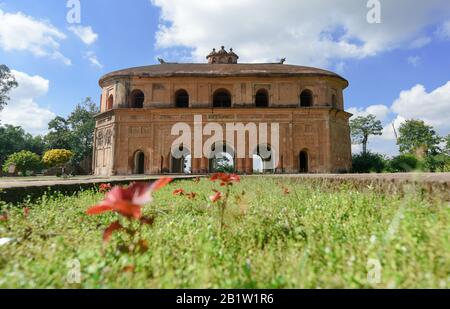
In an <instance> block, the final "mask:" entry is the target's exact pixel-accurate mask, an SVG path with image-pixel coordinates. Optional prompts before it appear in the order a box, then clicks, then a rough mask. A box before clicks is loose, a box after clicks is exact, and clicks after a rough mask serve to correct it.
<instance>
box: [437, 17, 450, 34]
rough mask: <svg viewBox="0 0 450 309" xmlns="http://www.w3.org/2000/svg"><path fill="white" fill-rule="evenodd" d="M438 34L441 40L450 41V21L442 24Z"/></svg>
mask: <svg viewBox="0 0 450 309" xmlns="http://www.w3.org/2000/svg"><path fill="white" fill-rule="evenodd" d="M436 34H437V35H438V37H440V38H441V39H450V19H449V20H447V21H445V22H443V23H442V25H441V26H440V27H439V28H438V29H437V31H436Z"/></svg>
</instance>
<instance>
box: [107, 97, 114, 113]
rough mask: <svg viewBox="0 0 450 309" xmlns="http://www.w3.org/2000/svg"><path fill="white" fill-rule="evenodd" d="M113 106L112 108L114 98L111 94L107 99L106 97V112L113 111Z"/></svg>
mask: <svg viewBox="0 0 450 309" xmlns="http://www.w3.org/2000/svg"><path fill="white" fill-rule="evenodd" d="M113 106H114V97H113V95H112V94H111V95H110V96H109V97H108V100H107V101H106V110H108V111H109V110H112V109H113Z"/></svg>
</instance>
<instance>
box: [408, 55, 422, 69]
mask: <svg viewBox="0 0 450 309" xmlns="http://www.w3.org/2000/svg"><path fill="white" fill-rule="evenodd" d="M421 60H422V59H421V58H420V56H410V57H408V59H407V61H408V63H409V64H410V65H412V66H413V67H417V66H418V65H419V64H420V61H421Z"/></svg>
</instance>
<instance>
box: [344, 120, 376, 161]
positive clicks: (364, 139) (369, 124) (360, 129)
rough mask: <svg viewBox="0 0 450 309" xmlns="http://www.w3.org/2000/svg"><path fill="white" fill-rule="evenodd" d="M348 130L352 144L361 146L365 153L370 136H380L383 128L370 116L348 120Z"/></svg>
mask: <svg viewBox="0 0 450 309" xmlns="http://www.w3.org/2000/svg"><path fill="white" fill-rule="evenodd" d="M350 129H351V132H352V139H353V142H354V143H357V144H362V145H363V153H364V154H365V153H367V143H368V142H369V137H370V136H371V135H382V134H383V126H382V125H381V121H380V120H377V119H376V117H375V116H374V115H372V114H369V115H367V116H359V117H356V118H355V119H352V120H350Z"/></svg>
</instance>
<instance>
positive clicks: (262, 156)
mask: <svg viewBox="0 0 450 309" xmlns="http://www.w3.org/2000/svg"><path fill="white" fill-rule="evenodd" d="M275 169H276V166H275V158H274V153H273V150H272V147H271V146H270V145H258V147H257V148H256V150H255V151H254V154H253V171H254V172H255V173H273V172H274V171H275Z"/></svg>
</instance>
